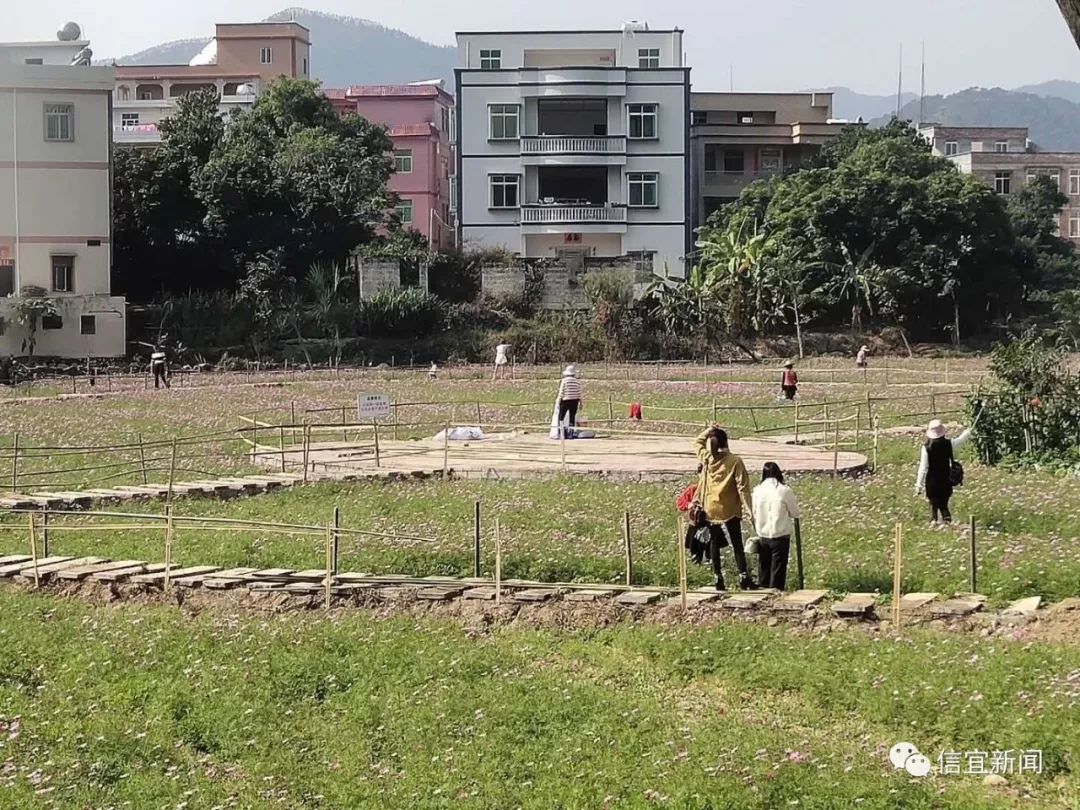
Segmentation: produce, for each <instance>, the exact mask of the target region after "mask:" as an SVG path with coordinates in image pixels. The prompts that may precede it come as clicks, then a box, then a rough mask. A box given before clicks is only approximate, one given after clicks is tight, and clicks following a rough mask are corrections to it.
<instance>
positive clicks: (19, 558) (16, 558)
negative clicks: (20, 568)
mask: <svg viewBox="0 0 1080 810" xmlns="http://www.w3.org/2000/svg"><path fill="white" fill-rule="evenodd" d="M29 559H30V555H29V554H10V555H8V556H7V557H0V565H12V564H13V563H20V562H26V561H27V560H29Z"/></svg>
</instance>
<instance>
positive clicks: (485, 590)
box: [461, 586, 495, 602]
mask: <svg viewBox="0 0 1080 810" xmlns="http://www.w3.org/2000/svg"><path fill="white" fill-rule="evenodd" d="M461 598H462V599H480V600H483V601H485V602H490V601H491V600H492V599H494V598H495V588H494V587H492V586H483V587H480V588H470V589H469V590H467V591H465V593H463V594H462V595H461Z"/></svg>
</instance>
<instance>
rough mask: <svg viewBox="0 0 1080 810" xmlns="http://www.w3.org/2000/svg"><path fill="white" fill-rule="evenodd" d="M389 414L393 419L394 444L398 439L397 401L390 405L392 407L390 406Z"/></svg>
mask: <svg viewBox="0 0 1080 810" xmlns="http://www.w3.org/2000/svg"><path fill="white" fill-rule="evenodd" d="M390 413H391V414H392V415H393V417H394V441H395V442H396V441H397V438H398V413H397V400H394V403H393V404H392V405H391V406H390Z"/></svg>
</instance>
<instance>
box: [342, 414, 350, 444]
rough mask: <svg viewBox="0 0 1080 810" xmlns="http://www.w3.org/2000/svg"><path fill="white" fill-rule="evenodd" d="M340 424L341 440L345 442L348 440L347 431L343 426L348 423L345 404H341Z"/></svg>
mask: <svg viewBox="0 0 1080 810" xmlns="http://www.w3.org/2000/svg"><path fill="white" fill-rule="evenodd" d="M341 424H342V428H341V440H342V441H343V442H347V441H349V431H347V430H346V429H345V427H344V426H345V425H347V424H348V408H346V407H345V406H342V408H341Z"/></svg>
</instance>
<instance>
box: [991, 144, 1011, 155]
mask: <svg viewBox="0 0 1080 810" xmlns="http://www.w3.org/2000/svg"><path fill="white" fill-rule="evenodd" d="M994 151H995V152H998V153H999V154H1004V153H1005V152H1008V151H1009V142H1008V141H994Z"/></svg>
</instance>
